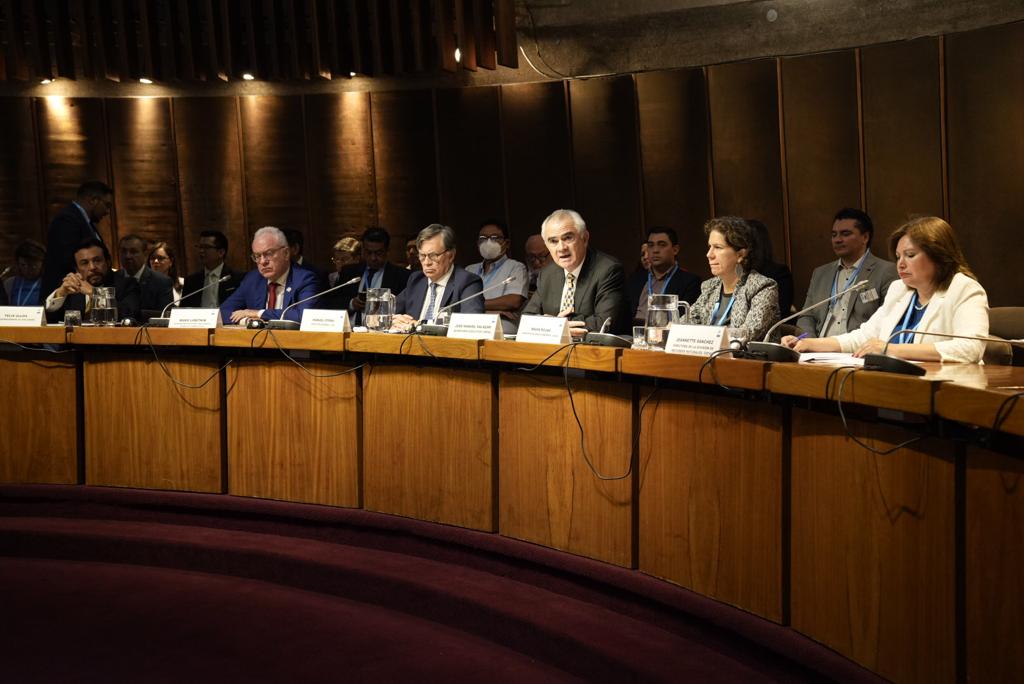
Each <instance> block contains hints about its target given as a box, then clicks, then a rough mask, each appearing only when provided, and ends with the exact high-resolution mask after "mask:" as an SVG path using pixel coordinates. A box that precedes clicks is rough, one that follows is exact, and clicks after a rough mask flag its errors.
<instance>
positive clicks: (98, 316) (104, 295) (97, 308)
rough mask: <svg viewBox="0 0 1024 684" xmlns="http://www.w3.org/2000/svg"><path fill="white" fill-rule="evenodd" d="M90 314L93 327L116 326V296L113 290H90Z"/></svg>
mask: <svg viewBox="0 0 1024 684" xmlns="http://www.w3.org/2000/svg"><path fill="white" fill-rule="evenodd" d="M90 314H91V319H90V320H91V321H92V323H93V325H116V324H117V294H116V293H115V291H114V288H112V287H94V288H93V289H92V309H91V310H90Z"/></svg>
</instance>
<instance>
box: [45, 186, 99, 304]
mask: <svg viewBox="0 0 1024 684" xmlns="http://www.w3.org/2000/svg"><path fill="white" fill-rule="evenodd" d="M91 237H95V238H99V240H100V242H102V241H103V238H102V237H101V236H100V233H99V231H98V230H97V229H96V226H95V225H94V224H92V223H90V222H89V221H86V219H85V216H83V215H82V212H81V211H79V209H78V207H76V206H75V205H74V204H69V205H67V206H66V207H64V208H63V209H61V210H60V212H59V213H58V214H57V215H56V216H54V217H53V220H52V221H50V227H49V229H47V231H46V258H45V259H44V260H43V282H42V283H41V284H40V286H41V291H42V292H43V297H47V296H49V294H50V293H51V292H53V291H54V290H56V289H57V288H58V287H60V284H61V282H63V280H64V276H66V275H67V274H68V273H72V272H74V271H75V270H76V269H75V263H74V262H75V248H77V247H78V245H79V243H81V242H82V241H83V240H86V239H88V238H91Z"/></svg>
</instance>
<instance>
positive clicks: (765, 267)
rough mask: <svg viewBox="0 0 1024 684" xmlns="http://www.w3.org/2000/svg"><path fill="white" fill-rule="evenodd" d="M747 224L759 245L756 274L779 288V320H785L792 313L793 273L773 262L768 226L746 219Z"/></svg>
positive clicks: (784, 266) (786, 267) (784, 265)
mask: <svg viewBox="0 0 1024 684" xmlns="http://www.w3.org/2000/svg"><path fill="white" fill-rule="evenodd" d="M747 223H749V224H750V227H751V228H753V229H754V234H755V235H756V236H757V239H758V241H759V242H760V244H761V247H760V249H761V257H762V259H763V262H762V263H761V268H759V269H758V272H759V273H760V274H761V275H763V276H766V277H768V278H771V279H772V280H774V281H775V284H776V285H778V286H779V318H785V317H786V316H788V315H789V314H791V313H792V309H793V272H792V271H790V270H789V266H787V265H786V264H781V263H777V262H776V261H775V257H774V254H773V253H772V252H773V250H772V237H771V235H769V234H768V226H766V225H764V223H762V222H761V221H758V220H757V219H747Z"/></svg>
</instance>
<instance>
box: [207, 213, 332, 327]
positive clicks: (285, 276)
mask: <svg viewBox="0 0 1024 684" xmlns="http://www.w3.org/2000/svg"><path fill="white" fill-rule="evenodd" d="M252 260H253V261H255V262H256V267H257V268H256V270H255V271H249V272H248V273H247V274H245V278H243V279H242V284H241V285H239V286H238V289H237V290H235V292H234V293H233V294H232V295H231V296H230V297H228V298H227V300H226V301H225V302H224V304H223V305H221V307H220V315H221V318H223V319H224V322H225V323H226V322H227V321H228V320H229V319H230V321H231V322H232V323H244V322H245V321H247V320H250V319H256V318H261V319H263V320H265V321H269V320H273V319H276V318H280V317H281V312H282V311H283V310H284V309H285V308H287V307H288V306H289V305H291V304H294V303H295V302H298V301H300V300H302V299H305V298H306V297H312V296H313V295H315V294H316V293H317V291H318V288H317V279H316V274H315V273H313V272H312V271H310V270H308V269H305V268H302V267H301V266H298V265H293V264H292V262H291V255H290V253H289V252H288V239H287V238H286V237H285V236H284V233H283V232H281V229H280V228H274V227H273V226H264V227H263V228H260V229H259V230H257V231H256V234H255V235H254V236H253V238H252ZM315 303H316V300H315V299H314V300H312V301H309V302H306V303H305V304H299V305H298V306H295V307H293V308H291V309H289V310H288V313H287V314H286V316H285V317H286V318H288V319H289V320H293V321H296V322H297V321H300V320H301V319H302V311H303V310H304V309H306V308H308V307H309V306H311V305H313V304H315Z"/></svg>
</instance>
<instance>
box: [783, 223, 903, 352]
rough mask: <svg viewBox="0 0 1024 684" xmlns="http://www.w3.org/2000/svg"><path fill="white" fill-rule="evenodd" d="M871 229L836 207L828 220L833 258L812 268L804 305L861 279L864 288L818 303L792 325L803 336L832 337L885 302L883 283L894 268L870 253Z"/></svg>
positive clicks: (889, 279) (852, 327)
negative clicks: (796, 327)
mask: <svg viewBox="0 0 1024 684" xmlns="http://www.w3.org/2000/svg"><path fill="white" fill-rule="evenodd" d="M873 234H874V225H873V224H872V223H871V217H869V216H868V215H867V214H865V213H864V212H863V211H860V210H859V209H840V210H839V211H838V212H837V213H836V215H835V218H834V219H833V221H832V251H833V252H835V254H836V256H837V257H839V261H838V262H835V261H833V262H830V263H827V264H825V265H824V266H819V267H818V268H816V269H814V273H813V274H811V284H810V286H809V287H808V288H807V300H806V301H805V302H804V307H808V306H810V305H811V304H814V303H815V302H820V301H821V300H823V299H826V298H828V297H829V296H831V295H835V294H837V293H839V292H842V291H843V290H845V289H846V288H848V287H851V286H852V285H854V284H856V283H859V282H860V281H862V280H867V281H868V285H867V287H866V288H864V289H862V290H860V291H859V292H850V293H848V294H845V295H843V296H841V297H839V298H837V299H836V301H834V302H832V304H831V306H830V305H828V304H822V305H821V306H819V307H818V308H816V309H814V310H813V311H811V312H809V313H806V314H804V315H803V316H801V317H800V318H798V319H797V322H796V324H797V326H798V327H799V328H800V329H801V330H802V331H803V332H805V333H807V335H808V336H809V337H833V336H835V335H839V334H841V333H845V332H849V331H851V330H856V329H857V328H859V327H860V326H861V324H862V323H864V321H866V320H867V319H869V318H871V314H873V313H875V311H877V310H878V307H880V306H881V305H882V301H883V300H884V299H885V292H886V290H888V289H889V284H890V283H891V282H892V281H894V280H896V264H894V263H892V262H891V261H885V260H884V259H879V258H878V257H876V256H875V255H874V254H872V253H871V238H872V235H873Z"/></svg>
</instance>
